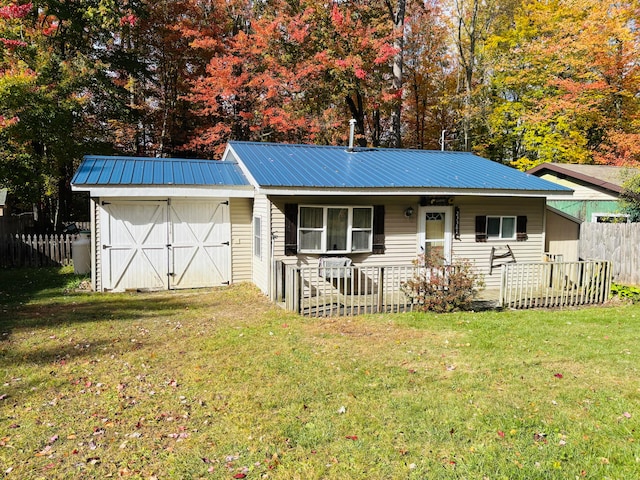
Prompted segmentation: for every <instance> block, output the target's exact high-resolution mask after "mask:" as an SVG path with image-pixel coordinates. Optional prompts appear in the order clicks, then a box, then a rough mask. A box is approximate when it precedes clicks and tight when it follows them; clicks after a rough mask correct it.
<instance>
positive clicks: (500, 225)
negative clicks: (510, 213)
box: [487, 217, 516, 240]
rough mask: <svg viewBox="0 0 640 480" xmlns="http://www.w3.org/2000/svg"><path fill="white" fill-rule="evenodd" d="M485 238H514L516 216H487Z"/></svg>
mask: <svg viewBox="0 0 640 480" xmlns="http://www.w3.org/2000/svg"><path fill="white" fill-rule="evenodd" d="M487 238H488V239H490V240H512V239H514V238H516V217H487Z"/></svg>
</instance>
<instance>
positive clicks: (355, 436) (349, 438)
mask: <svg viewBox="0 0 640 480" xmlns="http://www.w3.org/2000/svg"><path fill="white" fill-rule="evenodd" d="M344 438H346V439H347V440H354V441H355V440H358V436H357V435H347V436H346V437H344Z"/></svg>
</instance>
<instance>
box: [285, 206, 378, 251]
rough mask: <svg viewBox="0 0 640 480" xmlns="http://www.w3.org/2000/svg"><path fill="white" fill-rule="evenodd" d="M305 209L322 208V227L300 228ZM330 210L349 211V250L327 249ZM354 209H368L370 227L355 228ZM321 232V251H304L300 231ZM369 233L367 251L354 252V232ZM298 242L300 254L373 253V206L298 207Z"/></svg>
mask: <svg viewBox="0 0 640 480" xmlns="http://www.w3.org/2000/svg"><path fill="white" fill-rule="evenodd" d="M303 208H322V227H316V228H311V227H304V228H302V227H301V226H300V219H301V217H302V215H301V210H302V209H303ZM329 209H336V210H340V209H346V210H347V211H348V214H347V215H348V216H347V243H346V245H347V248H346V249H345V250H329V249H328V248H327V234H328V227H327V219H328V216H329ZM354 209H368V210H369V211H370V213H371V222H370V225H371V226H370V227H368V228H361V227H354V226H353V210H354ZM301 230H302V231H308V232H311V231H319V232H321V241H320V249H303V248H302V247H301V245H302V243H301V241H300V231H301ZM366 231H368V232H369V244H368V246H367V249H366V250H353V233H354V232H366ZM297 234H298V238H297V242H298V252H299V253H318V254H325V253H330V254H333V253H340V254H352V253H371V252H372V251H373V206H372V205H298V225H297Z"/></svg>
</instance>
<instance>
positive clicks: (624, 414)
mask: <svg viewBox="0 0 640 480" xmlns="http://www.w3.org/2000/svg"><path fill="white" fill-rule="evenodd" d="M622 416H623V417H625V418H631V414H630V413H629V412H624V413H623V414H622Z"/></svg>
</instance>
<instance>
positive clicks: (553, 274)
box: [276, 261, 611, 317]
mask: <svg viewBox="0 0 640 480" xmlns="http://www.w3.org/2000/svg"><path fill="white" fill-rule="evenodd" d="M279 267H280V268H278V275H277V276H276V300H278V301H283V302H284V305H285V308H286V309H287V310H290V311H293V312H297V313H299V314H301V315H306V316H312V317H318V316H320V317H323V316H342V315H359V314H364V313H383V312H409V311H412V310H414V309H415V308H416V307H419V305H417V304H416V303H415V302H414V301H413V300H412V299H411V298H410V297H409V296H408V295H406V294H405V292H404V291H403V288H402V286H403V285H404V284H405V283H406V282H407V281H408V280H410V279H412V278H415V274H416V272H417V268H418V267H416V266H415V265H394V266H389V265H385V266H381V265H373V266H370V265H367V266H357V265H352V266H348V267H331V268H326V267H324V268H323V267H320V266H313V267H311V266H302V267H298V266H296V265H282V264H280V265H279ZM610 289H611V263H610V262H607V261H585V262H559V261H557V262H540V263H509V264H505V265H502V266H501V287H500V295H499V298H498V301H497V302H495V301H493V300H491V299H490V298H486V299H485V302H488V304H491V305H494V306H502V307H505V308H540V307H564V306H575V305H587V304H599V303H603V302H605V301H606V300H607V299H608V298H609V293H610ZM496 293H497V292H496ZM493 298H494V299H495V297H493Z"/></svg>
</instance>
